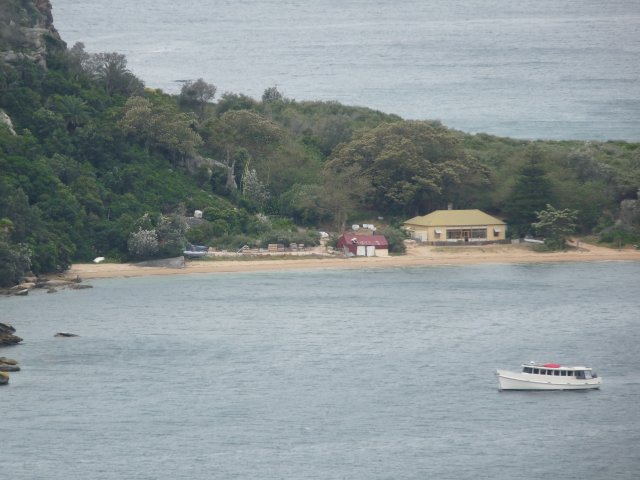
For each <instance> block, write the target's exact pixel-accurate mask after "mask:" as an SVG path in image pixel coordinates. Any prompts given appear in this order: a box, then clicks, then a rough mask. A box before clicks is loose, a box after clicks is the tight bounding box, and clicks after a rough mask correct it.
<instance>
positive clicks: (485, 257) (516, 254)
mask: <svg viewBox="0 0 640 480" xmlns="http://www.w3.org/2000/svg"><path fill="white" fill-rule="evenodd" d="M607 261H640V250H636V249H634V248H628V249H620V250H618V249H611V248H604V247H600V246H595V245H591V244H585V243H580V247H573V248H571V249H569V250H567V251H563V252H553V253H539V252H536V251H533V250H532V249H531V247H529V246H528V245H488V246H470V247H431V246H416V247H410V248H408V249H407V254H406V255H402V256H389V257H357V258H355V257H354V258H343V257H322V258H318V257H312V258H305V257H304V256H298V257H295V258H283V257H274V258H257V257H252V258H251V259H246V258H238V259H216V260H213V261H211V260H188V261H187V262H186V265H185V268H162V267H141V266H137V265H133V264H115V263H100V264H95V263H89V264H74V265H72V267H71V268H70V269H69V270H67V271H66V272H65V273H64V274H63V276H64V277H65V278H69V279H75V278H77V277H80V278H81V279H83V280H84V279H92V278H118V277H140V276H147V275H184V274H195V273H233V272H260V271H277V270H293V269H296V270H310V269H347V268H351V269H354V268H385V267H417V266H430V265H433V266H437V265H474V264H488V263H493V264H505V263H554V262H607Z"/></svg>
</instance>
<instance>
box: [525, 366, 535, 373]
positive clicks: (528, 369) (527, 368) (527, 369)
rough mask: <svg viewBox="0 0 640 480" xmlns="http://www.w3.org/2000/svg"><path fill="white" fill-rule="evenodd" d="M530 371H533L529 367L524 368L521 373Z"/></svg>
mask: <svg viewBox="0 0 640 480" xmlns="http://www.w3.org/2000/svg"><path fill="white" fill-rule="evenodd" d="M532 370H533V369H532V368H531V367H524V370H523V372H524V373H532Z"/></svg>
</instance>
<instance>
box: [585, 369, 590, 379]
mask: <svg viewBox="0 0 640 480" xmlns="http://www.w3.org/2000/svg"><path fill="white" fill-rule="evenodd" d="M584 377H585V378H591V370H586V371H585V372H584Z"/></svg>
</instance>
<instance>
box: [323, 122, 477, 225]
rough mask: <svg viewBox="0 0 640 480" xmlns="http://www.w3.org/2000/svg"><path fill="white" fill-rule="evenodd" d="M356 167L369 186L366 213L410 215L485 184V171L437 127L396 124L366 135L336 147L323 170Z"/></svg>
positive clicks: (454, 138)
mask: <svg viewBox="0 0 640 480" xmlns="http://www.w3.org/2000/svg"><path fill="white" fill-rule="evenodd" d="M354 165H356V166H358V168H359V169H360V172H361V173H360V174H361V175H364V176H366V177H367V178H368V179H369V181H370V185H371V189H370V191H369V194H368V195H367V202H368V203H369V205H368V206H369V208H372V209H377V210H378V211H382V212H397V213H403V214H416V213H419V212H425V211H429V210H433V209H434V208H437V207H440V206H442V205H446V204H447V203H448V202H450V201H455V200H460V198H459V197H457V195H456V192H457V191H458V190H459V189H460V188H461V187H466V188H469V189H474V188H480V187H481V186H483V185H486V184H487V180H488V176H489V171H488V169H487V168H486V167H484V166H483V165H482V164H480V163H479V162H478V161H477V160H475V159H474V158H473V157H470V156H469V155H467V154H466V153H465V152H464V150H463V149H462V148H461V147H460V145H459V143H458V140H457V138H456V136H455V135H454V134H453V132H452V131H450V130H448V129H446V128H444V127H442V126H441V125H439V124H437V123H432V122H419V121H402V122H396V123H391V124H383V125H381V126H379V127H377V128H374V129H371V130H368V131H366V132H364V133H363V134H361V135H360V136H359V137H357V138H355V139H353V140H351V141H350V142H348V143H345V144H342V145H340V146H338V147H337V148H336V150H335V152H334V154H333V156H332V157H331V159H330V161H329V163H328V165H327V167H328V168H329V169H331V170H333V171H334V172H341V171H344V170H345V169H346V168H347V167H351V166H354Z"/></svg>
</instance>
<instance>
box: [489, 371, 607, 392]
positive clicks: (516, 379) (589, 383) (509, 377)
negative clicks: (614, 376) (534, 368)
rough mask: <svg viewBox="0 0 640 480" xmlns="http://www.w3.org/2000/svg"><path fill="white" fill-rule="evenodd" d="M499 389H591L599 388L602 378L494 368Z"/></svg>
mask: <svg viewBox="0 0 640 480" xmlns="http://www.w3.org/2000/svg"><path fill="white" fill-rule="evenodd" d="M496 375H497V377H498V384H499V388H500V390H592V389H597V388H600V386H601V385H602V379H600V378H590V379H577V378H570V377H558V376H555V375H554V376H551V375H536V374H527V373H519V372H510V371H507V370H496Z"/></svg>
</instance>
